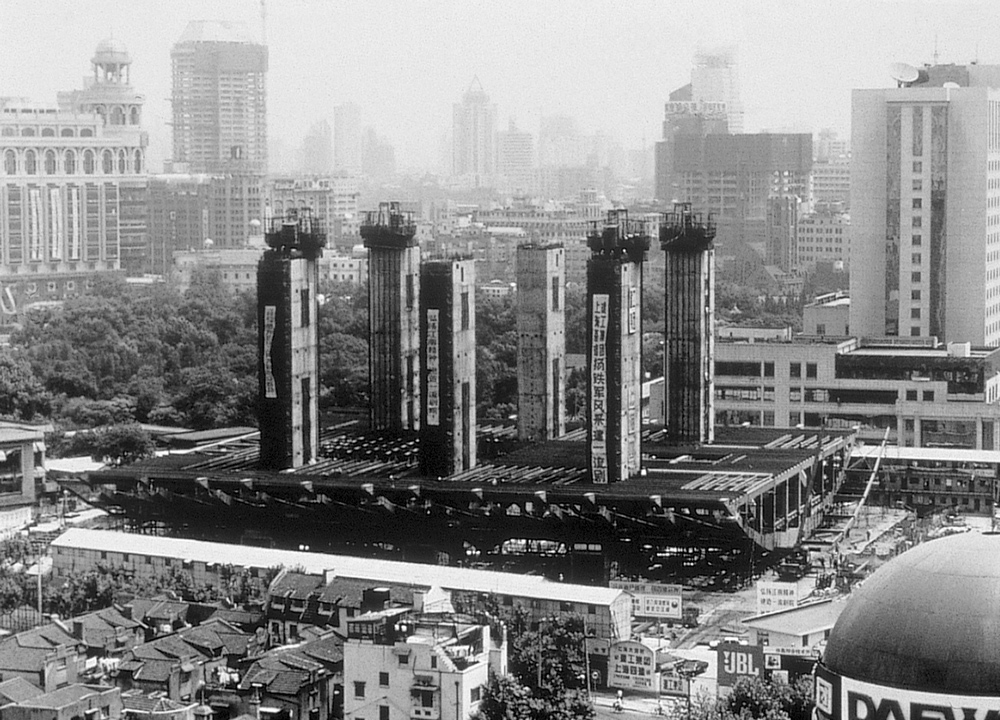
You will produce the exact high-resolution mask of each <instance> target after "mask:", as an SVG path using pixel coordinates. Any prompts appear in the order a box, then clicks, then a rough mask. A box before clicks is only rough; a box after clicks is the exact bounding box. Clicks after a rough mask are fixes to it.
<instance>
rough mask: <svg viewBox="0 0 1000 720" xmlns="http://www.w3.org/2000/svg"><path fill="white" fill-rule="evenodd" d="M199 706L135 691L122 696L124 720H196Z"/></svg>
mask: <svg viewBox="0 0 1000 720" xmlns="http://www.w3.org/2000/svg"><path fill="white" fill-rule="evenodd" d="M197 706H198V705H197V703H194V702H186V703H183V702H177V701H176V700H171V699H170V698H165V697H159V696H150V695H145V694H143V693H139V692H135V691H132V692H127V693H123V694H122V718H123V719H124V720H195V715H194V710H195V708H196V707H197Z"/></svg>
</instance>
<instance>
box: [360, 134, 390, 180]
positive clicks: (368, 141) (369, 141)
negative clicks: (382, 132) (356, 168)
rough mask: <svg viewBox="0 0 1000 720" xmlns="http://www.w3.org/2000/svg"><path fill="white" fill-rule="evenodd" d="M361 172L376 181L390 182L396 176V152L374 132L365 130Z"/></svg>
mask: <svg viewBox="0 0 1000 720" xmlns="http://www.w3.org/2000/svg"><path fill="white" fill-rule="evenodd" d="M361 172H362V174H363V175H365V176H366V177H368V178H369V179H372V180H376V181H382V182H384V181H386V180H390V179H391V178H392V177H393V176H394V175H395V174H396V150H395V148H393V146H392V145H390V144H389V143H387V142H385V141H384V140H382V138H380V137H379V136H378V133H376V132H375V128H371V127H369V128H365V135H364V141H363V143H362V145H361Z"/></svg>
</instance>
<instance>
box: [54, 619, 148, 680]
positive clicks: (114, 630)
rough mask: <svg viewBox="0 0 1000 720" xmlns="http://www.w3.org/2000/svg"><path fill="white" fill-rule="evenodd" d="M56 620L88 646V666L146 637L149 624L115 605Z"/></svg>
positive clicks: (60, 625) (122, 653)
mask: <svg viewBox="0 0 1000 720" xmlns="http://www.w3.org/2000/svg"><path fill="white" fill-rule="evenodd" d="M54 622H55V624H56V625H58V626H59V627H60V628H62V629H63V630H65V631H66V632H68V633H69V634H71V635H72V636H73V637H74V638H76V639H77V640H79V641H80V643H82V644H83V646H84V647H85V648H86V653H87V663H86V665H87V668H88V669H92V668H94V667H95V666H96V665H97V663H98V661H99V660H102V659H113V658H120V657H121V656H122V655H124V654H125V653H126V652H128V651H129V650H131V649H132V648H134V647H135V646H136V645H141V644H142V642H143V641H144V640H145V631H146V627H145V626H144V625H143V624H142V623H141V622H138V621H136V620H133V619H132V618H131V617H129V616H128V615H127V614H126V613H125V612H123V611H122V610H121V608H118V607H116V606H112V607H109V608H104V609H103V610H95V611H94V612H91V613H86V614H85V615H78V616H77V617H74V618H70V619H68V620H65V621H60V620H56V621H54Z"/></svg>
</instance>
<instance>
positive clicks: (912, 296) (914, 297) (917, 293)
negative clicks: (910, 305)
mask: <svg viewBox="0 0 1000 720" xmlns="http://www.w3.org/2000/svg"><path fill="white" fill-rule="evenodd" d="M919 299H920V290H910V300H919Z"/></svg>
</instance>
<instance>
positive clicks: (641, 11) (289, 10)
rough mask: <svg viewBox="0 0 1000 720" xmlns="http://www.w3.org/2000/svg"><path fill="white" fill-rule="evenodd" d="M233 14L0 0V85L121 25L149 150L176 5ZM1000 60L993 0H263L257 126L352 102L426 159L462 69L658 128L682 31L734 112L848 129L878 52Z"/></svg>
mask: <svg viewBox="0 0 1000 720" xmlns="http://www.w3.org/2000/svg"><path fill="white" fill-rule="evenodd" d="M192 19H220V20H242V21H245V22H246V23H247V24H248V25H249V26H250V27H251V28H252V29H253V30H254V31H255V32H259V29H260V26H261V22H260V3H259V0H0V29H2V31H3V32H2V38H3V40H2V42H0V95H15V96H27V97H30V98H32V99H34V100H39V101H43V102H53V103H54V102H55V93H56V92H57V91H59V90H68V89H73V88H75V87H79V86H80V85H81V84H82V80H81V79H82V78H83V76H84V75H86V74H87V73H88V72H89V69H90V58H91V56H92V54H93V50H94V48H95V46H96V45H97V43H98V42H99V41H100V40H102V39H104V38H106V37H109V36H113V37H115V38H116V39H119V40H121V41H122V42H124V43H125V44H126V46H127V47H128V49H129V51H130V53H131V55H132V60H133V64H132V84H133V85H134V86H135V87H136V88H137V89H138V90H139V92H142V93H144V94H145V96H146V108H147V111H146V116H145V117H146V122H145V125H146V127H147V129H148V130H149V133H150V138H151V139H150V143H151V147H150V157H151V160H152V161H153V162H154V163H155V165H154V167H157V168H158V167H160V161H161V160H162V159H163V158H164V157H166V156H167V155H169V148H170V130H169V126H168V125H167V122H168V120H169V114H170V105H169V97H170V46H171V45H172V44H173V43H174V42H175V41H176V40H177V39H178V38H179V37H180V35H181V32H182V31H183V29H184V27H185V25H186V24H187V22H188V20H192ZM935 38H936V39H937V46H938V51H939V53H940V61H941V62H958V63H964V62H968V61H970V60H973V59H975V58H976V57H977V56H978V58H979V61H980V62H982V63H1000V2H997V1H996V0H981V1H971V2H970V1H966V2H961V3H958V2H946V1H944V0H913V1H910V2H888V1H885V0H858V1H857V2H854V1H849V0H828V1H821V0H773V1H771V0H761V1H759V2H758V1H755V0H745V1H742V2H741V1H738V0H728V1H726V0H717V1H713V0H692V1H689V0H492V2H485V1H484V2H480V1H477V0H394V1H390V0H267V40H268V46H269V48H270V71H269V73H268V78H267V84H268V112H269V132H270V133H271V134H272V135H275V136H278V137H280V138H282V140H283V141H284V142H285V144H286V145H289V146H297V145H298V144H299V142H300V141H301V138H302V136H303V135H304V133H305V132H306V130H307V129H308V127H309V126H310V125H311V124H312V123H314V122H315V121H317V120H319V119H320V118H323V117H329V118H331V120H332V114H333V107H334V105H336V104H338V103H342V102H348V101H351V102H356V103H357V104H358V105H360V106H361V108H362V113H363V123H364V124H366V125H372V126H373V127H375V128H376V130H377V131H378V133H379V134H380V135H381V136H384V137H385V138H387V139H388V140H390V141H391V142H392V143H393V144H394V145H395V146H396V154H397V158H398V160H399V163H400V165H401V166H403V167H407V166H416V165H422V164H428V165H429V164H432V163H434V162H435V161H436V160H437V159H438V155H439V148H440V144H441V137H442V135H443V133H444V132H445V131H446V130H447V129H448V128H449V127H450V124H451V112H452V110H451V108H452V103H454V102H456V101H457V100H458V99H459V97H460V95H461V93H462V91H463V89H464V88H465V87H467V86H468V85H469V83H470V81H471V80H472V77H473V76H474V75H477V76H478V77H479V79H480V81H481V83H482V85H483V88H484V89H485V90H486V92H487V93H488V94H489V95H490V97H491V99H492V100H493V102H495V103H496V104H497V105H498V125H499V126H500V127H506V125H507V121H508V118H511V117H513V118H514V119H515V120H516V121H517V123H518V125H519V126H520V127H521V128H522V129H527V130H531V131H533V132H536V133H537V130H538V123H539V116H540V115H541V114H546V115H548V114H557V113H562V114H569V115H573V116H575V117H576V118H577V121H578V123H579V125H580V127H581V129H583V130H584V131H588V132H589V131H597V130H601V131H603V132H605V133H607V134H609V135H612V136H614V137H617V138H618V139H620V140H621V141H622V142H623V143H625V144H626V146H635V147H638V146H639V145H640V143H641V142H642V141H643V139H645V140H646V141H647V142H652V141H653V140H655V139H658V137H659V134H660V123H661V122H662V116H663V103H664V102H665V101H666V100H667V95H668V93H669V92H670V91H671V90H673V89H675V88H677V87H679V86H681V85H683V84H685V83H686V82H688V80H689V79H690V71H691V60H692V57H693V55H694V52H695V49H696V47H698V46H699V45H702V46H709V47H711V46H716V45H722V44H729V45H733V46H735V47H736V49H737V54H738V59H739V62H740V80H741V84H742V96H743V101H744V105H745V108H746V130H747V131H751V132H752V131H756V130H760V129H773V130H781V129H793V130H802V131H809V130H818V129H819V128H821V127H834V128H835V129H837V130H838V131H842V132H847V131H848V130H849V123H850V90H851V89H852V88H862V87H881V86H888V85H890V84H891V80H890V79H889V77H888V74H887V71H886V66H887V65H888V63H890V62H892V61H899V60H901V61H906V62H910V63H913V64H920V63H923V62H930V61H931V59H932V57H933V53H934V46H935Z"/></svg>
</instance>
